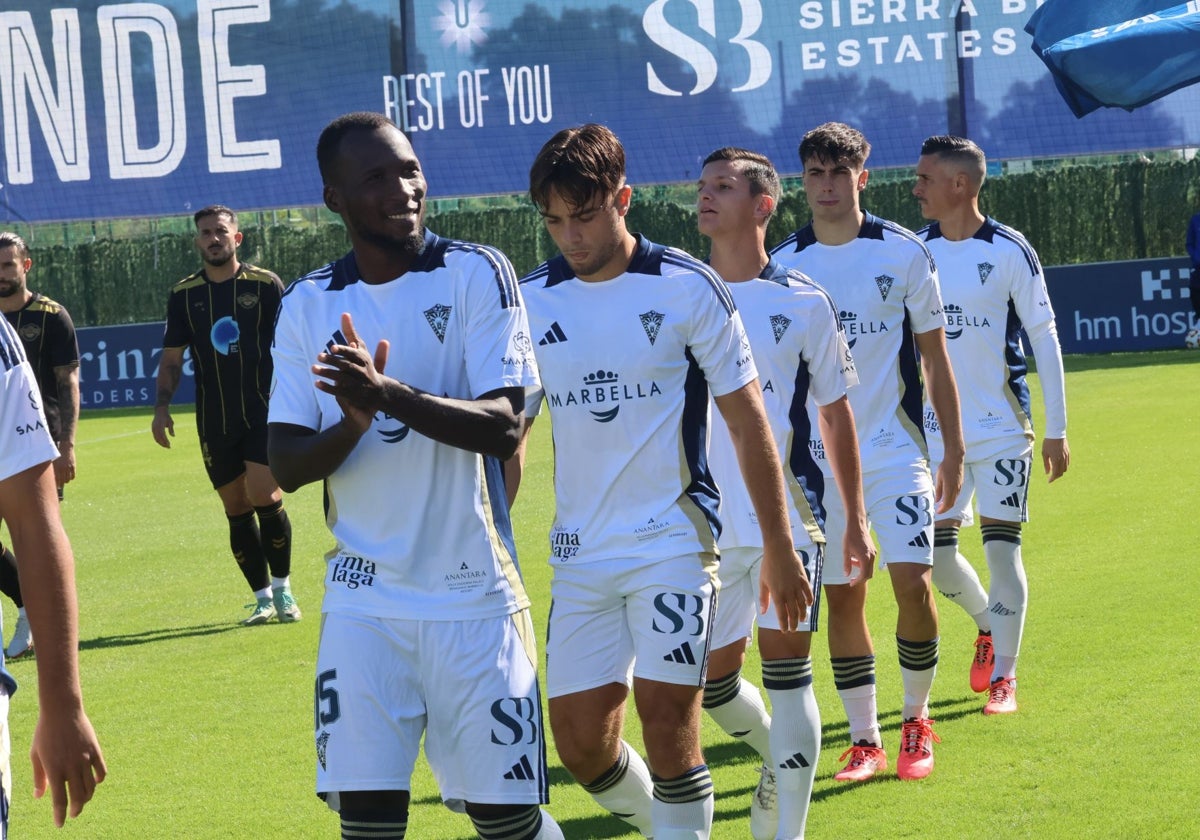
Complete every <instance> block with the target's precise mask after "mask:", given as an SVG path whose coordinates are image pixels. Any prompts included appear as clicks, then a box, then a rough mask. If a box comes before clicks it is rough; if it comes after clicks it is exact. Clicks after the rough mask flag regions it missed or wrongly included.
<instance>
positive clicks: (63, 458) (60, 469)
mask: <svg viewBox="0 0 1200 840" xmlns="http://www.w3.org/2000/svg"><path fill="white" fill-rule="evenodd" d="M54 382H55V385H56V386H57V390H58V411H59V423H60V424H61V426H62V440H60V441H58V452H59V455H58V458H57V459H56V460H55V462H54V481H55V482H56V483H57V484H58V486H59V487H62V486H63V485H65V484H66V483H67V482H69V481H72V480H74V478H75V429H76V427H77V426H78V425H79V365H77V364H75V365H61V366H59V367H56V368H55V369H54Z"/></svg>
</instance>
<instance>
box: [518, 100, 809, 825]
mask: <svg viewBox="0 0 1200 840" xmlns="http://www.w3.org/2000/svg"><path fill="white" fill-rule="evenodd" d="M529 180H530V190H529V192H530V197H531V198H532V199H533V202H534V204H535V205H537V207H538V209H539V211H540V212H541V214H542V218H543V220H544V222H545V225H546V230H547V232H548V233H549V234H550V236H551V237H552V238H553V240H554V242H555V244H556V245H557V246H558V248H559V250H560V251H561V255H560V256H558V257H555V258H554V259H551V260H549V261H548V262H546V263H544V264H543V265H542V266H540V267H539V268H537V269H535V270H534V271H533V272H532V273H531V274H530V275H529V276H527V277H526V278H524V279H523V280H522V283H521V289H522V294H523V295H524V297H525V301H526V305H527V306H528V308H529V320H530V326H531V328H532V335H533V338H534V342H535V354H536V355H537V361H538V369H539V374H540V376H541V379H542V388H543V389H544V403H545V404H546V405H547V406H548V408H549V411H550V414H551V415H552V418H553V424H552V427H551V429H552V432H553V436H554V452H555V465H554V480H555V496H556V511H555V521H554V525H553V529H552V531H551V534H550V547H551V558H550V562H551V565H552V566H553V568H554V577H553V581H552V584H551V594H552V595H553V607H552V610H551V613H550V626H549V630H548V632H547V639H546V652H547V657H546V661H547V666H546V669H547V673H546V685H547V694H548V695H549V697H550V724H551V727H552V728H553V732H554V738H555V745H556V747H557V749H558V754H559V757H560V758H561V759H562V762H563V764H564V765H565V766H566V768H567V769H568V770H569V771H570V772H571V774H572V775H573V776H574V777H575V778H576V779H577V780H578V781H579V782H580V783H581V784H582V785H583V786H584V788H585V789H586V790H588V792H589V793H591V794H592V795H593V797H594V798H595V799H596V800H597V801H598V802H599V803H600V804H601V805H602V806H604V807H605V808H607V809H608V810H609V811H611V812H613V813H614V814H615V815H617V816H619V817H621V818H623V819H625V820H626V821H627V822H629V823H631V824H633V825H634V826H636V827H637V828H638V829H639V830H641V831H642V833H643V834H646V835H648V836H653V837H654V838H655V840H683V839H684V838H687V840H694V838H707V837H708V836H709V834H710V832H711V830H712V817H713V793H712V779H711V777H710V775H709V771H708V767H707V765H706V764H705V763H704V756H703V754H702V753H701V750H700V717H701V709H700V698H701V688H702V686H703V684H704V674H705V660H706V658H707V654H708V649H709V639H710V636H711V632H712V625H711V621H712V612H713V608H714V606H715V600H716V590H717V577H716V566H717V553H716V552H717V547H716V533H717V531H718V529H719V528H718V525H717V520H716V514H717V505H718V501H719V500H718V495H717V489H716V486H715V485H714V483H713V480H712V476H711V474H710V472H709V470H708V466H707V438H708V430H707V418H708V399H709V393H710V391H711V393H712V394H714V395H716V403H717V406H718V408H719V410H720V411H721V413H722V414H723V415H724V417H725V421H726V423H727V425H728V426H729V428H730V430H731V434H732V436H733V438H734V440H735V448H736V449H737V452H738V459H739V462H740V463H741V465H742V470H743V472H744V474H745V475H746V483H747V485H748V488H749V490H750V493H751V496H752V498H753V500H754V503H755V509H756V510H757V512H758V517H759V522H760V525H761V527H762V531H763V546H764V556H763V560H762V585H761V587H760V593H759V598H760V604H761V607H762V608H763V609H765V608H766V606H767V597H768V594H769V595H770V597H771V598H772V599H773V602H774V608H775V610H776V611H777V613H778V620H779V625H780V629H781V630H784V631H792V630H795V629H796V628H797V627H798V626H799V625H800V623H801V622H803V621H804V620H805V618H806V615H807V613H808V611H809V609H810V606H811V604H812V590H811V587H810V585H809V582H808V579H807V577H806V575H805V573H804V567H803V565H802V564H801V561H800V558H799V557H798V556H797V555H796V553H795V550H794V548H793V542H792V533H791V527H790V525H789V521H788V514H787V503H786V497H785V492H784V482H783V473H782V469H781V467H780V464H779V458H778V456H777V455H776V452H775V443H774V440H773V438H772V437H771V430H770V426H769V424H768V422H767V418H766V414H765V412H764V410H763V407H762V391H761V388H760V386H759V383H758V379H757V374H756V371H755V367H754V360H753V357H752V356H751V352H750V344H749V341H748V340H747V338H746V334H745V331H744V330H743V329H742V324H741V320H740V319H739V318H738V315H737V311H736V309H735V307H734V304H733V301H732V300H731V299H730V297H729V293H728V290H727V289H726V288H725V285H724V283H722V282H721V279H720V278H719V277H718V276H717V275H716V274H715V273H714V272H713V271H712V270H711V269H710V268H708V267H707V266H706V265H704V264H703V263H702V262H700V261H699V260H696V259H694V258H693V257H690V256H688V255H687V254H685V253H683V252H682V251H678V250H675V249H672V248H665V247H663V246H661V245H657V244H654V243H652V242H650V241H648V240H647V239H645V238H644V237H641V236H637V235H635V234H633V233H631V232H630V231H628V230H627V229H626V227H625V216H626V214H627V213H628V211H629V204H630V197H631V189H630V187H629V186H628V185H627V184H626V183H625V153H624V149H623V148H622V147H621V144H620V141H619V140H618V139H617V138H616V136H615V135H614V134H613V133H612V132H611V131H609V130H608V129H607V128H605V127H603V126H600V125H595V124H591V125H585V126H582V127H578V128H569V129H564V130H563V131H560V132H559V133H558V134H556V135H555V136H554V137H553V138H551V139H550V140H549V141H548V142H547V143H546V144H545V146H543V147H542V149H541V151H540V152H539V153H538V156H537V158H536V160H535V161H534V163H533V166H532V168H531V170H530V178H529ZM517 465H518V466H519V461H518V462H517ZM630 685H632V686H633V690H634V695H635V698H636V701H637V712H638V715H639V717H640V718H641V721H642V734H643V740H644V743H645V748H646V753H647V757H648V759H649V767H647V765H646V763H645V762H643V761H642V759H641V758H640V757H639V756H638V754H637V752H636V751H635V750H634V749H632V748H631V747H629V746H628V745H627V744H626V743H625V742H624V741H623V740H622V738H621V729H622V722H623V717H624V709H625V701H626V698H627V696H628V693H629V687H630ZM650 768H652V770H653V775H651V772H650Z"/></svg>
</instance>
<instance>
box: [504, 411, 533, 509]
mask: <svg viewBox="0 0 1200 840" xmlns="http://www.w3.org/2000/svg"><path fill="white" fill-rule="evenodd" d="M535 419H537V418H535V417H526V418H525V422H524V423H523V424H522V428H521V440H520V441H519V442H518V443H517V451H516V452H514V453H513V455H512V457H511V458H509V459H508V460H506V461H505V462H504V493H505V495H506V496H507V497H508V507H509V509H511V508H512V506H513V504H514V503H516V501H517V491H518V490H520V489H521V478H522V476H524V474H525V451H526V449H527V448H528V446H529V430H530V429H532V428H533V421H534V420H535Z"/></svg>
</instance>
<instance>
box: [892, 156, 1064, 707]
mask: <svg viewBox="0 0 1200 840" xmlns="http://www.w3.org/2000/svg"><path fill="white" fill-rule="evenodd" d="M986 171H987V158H986V157H985V156H984V153H983V150H982V149H980V148H979V146H977V145H976V144H975V143H974V142H972V141H971V140H968V139H966V138H963V137H953V136H937V137H930V138H928V139H927V140H926V141H925V142H924V144H923V145H922V146H921V158H920V161H919V162H918V164H917V183H916V186H914V187H913V195H915V196H916V197H917V201H918V202H919V203H920V205H921V213H922V214H923V215H924V216H925V218H927V219H932V220H933V223H932V224H931V225H929V226H928V227H926V228H924V229H922V230H921V231H920V232H919V234H918V235H919V236H921V237H922V238H923V239H924V240H925V245H926V247H928V248H929V250H930V252H931V253H932V254H933V256H934V259H936V260H937V265H938V276H939V278H940V281H941V288H942V300H943V301H944V302H945V304H946V318H947V327H946V338H947V342H946V343H947V346H948V349H949V353H950V363H951V364H952V365H953V366H954V374H955V377H956V378H957V379H958V382H959V384H960V386H961V388H962V390H961V392H960V400H961V402H962V424H963V437H964V439H965V441H966V447H967V454H966V468H965V474H964V480H963V488H962V491H961V492H960V493H959V496H958V499H957V500H956V501H955V503H954V506H953V507H952V508H951V509H950V510H949V511H947V512H946V513H944V514H940V515H939V517H938V520H937V522H935V523H934V555H933V558H934V559H933V582H934V584H935V585H936V586H937V588H938V589H939V590H941V592H942V594H944V595H945V596H946V597H947V598H949V599H950V600H952V601H954V602H955V603H956V604H958V605H959V606H961V607H962V608H963V609H964V610H965V611H966V612H967V613H968V614H969V615H970V616H971V617H972V618H973V619H974V620H975V623H976V625H977V626H978V628H979V635H978V636H977V638H976V640H975V657H974V660H973V661H972V664H971V688H972V689H974V690H975V691H978V692H984V691H986V692H988V700H987V703H986V704H985V705H984V707H983V712H984V714H989V715H991V714H1006V713H1010V712H1015V711H1016V710H1017V655H1018V654H1019V653H1020V650H1021V634H1022V631H1023V628H1024V624H1025V613H1026V606H1027V604H1028V600H1029V591H1028V585H1027V582H1026V578H1025V569H1024V565H1023V564H1022V559H1021V523H1022V522H1026V521H1028V518H1029V512H1028V507H1027V501H1028V496H1029V480H1030V478H1031V472H1032V468H1033V440H1034V433H1033V422H1032V414H1031V410H1030V399H1029V385H1028V383H1026V381H1025V373H1026V371H1027V369H1028V365H1027V364H1026V362H1025V352H1024V350H1023V349H1022V346H1021V337H1020V332H1021V330H1022V329H1024V330H1025V333H1026V334H1027V335H1028V336H1029V342H1030V345H1031V346H1032V347H1033V354H1034V356H1035V357H1036V358H1037V361H1038V376H1039V377H1040V378H1041V382H1042V394H1043V399H1044V401H1045V410H1046V431H1045V435H1044V437H1043V439H1042V466H1043V469H1044V470H1045V473H1046V475H1047V476H1048V477H1049V480H1050V481H1051V482H1053V481H1054V480H1055V479H1057V478H1059V477H1060V476H1061V475H1063V474H1064V473H1065V472H1066V471H1067V467H1068V466H1069V465H1070V462H1071V450H1070V448H1069V447H1068V445H1067V396H1066V388H1065V383H1064V376H1063V362H1062V350H1061V348H1060V347H1059V343H1058V332H1057V330H1056V329H1055V325H1054V310H1053V309H1052V308H1051V306H1050V297H1049V295H1048V294H1047V293H1046V281H1045V279H1044V278H1043V277H1042V266H1041V263H1040V261H1039V260H1038V257H1037V253H1036V252H1034V250H1033V248H1032V247H1031V246H1030V244H1029V243H1028V242H1027V241H1026V240H1025V237H1024V236H1022V235H1021V234H1020V233H1018V232H1017V231H1015V230H1013V229H1012V228H1010V227H1007V226H1005V225H1002V224H1000V223H999V222H997V221H996V220H995V219H992V218H989V217H987V216H985V215H983V213H981V212H980V210H979V190H980V188H981V187H982V186H983V180H984V175H985V174H986ZM940 431H941V430H940V429H939V428H938V426H937V423H936V421H935V420H934V419H933V418H931V417H930V416H929V413H928V412H926V436H927V438H928V440H929V450H930V456H931V458H932V459H933V462H934V463H936V462H937V460H938V458H939V457H940V452H941V434H940ZM972 494H974V496H975V500H976V504H977V505H978V507H979V526H980V531H981V533H982V536H983V554H984V557H985V559H986V560H987V565H988V571H989V573H990V578H989V583H988V589H987V590H986V591H985V590H984V588H983V586H982V585H981V584H980V582H979V576H978V575H977V574H976V573H975V570H974V569H973V568H972V566H971V564H970V563H969V562H967V560H966V558H964V557H963V556H962V555H961V554H959V552H958V530H959V528H960V527H962V526H964V525H970V524H971V522H972V521H973V518H974V517H973V516H972V511H971V496H972Z"/></svg>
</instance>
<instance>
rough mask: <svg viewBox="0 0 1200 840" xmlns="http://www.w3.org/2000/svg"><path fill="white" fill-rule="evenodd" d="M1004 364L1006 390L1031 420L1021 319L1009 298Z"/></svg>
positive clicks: (1027, 367) (1031, 413) (1030, 401)
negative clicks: (1006, 373) (1005, 368)
mask: <svg viewBox="0 0 1200 840" xmlns="http://www.w3.org/2000/svg"><path fill="white" fill-rule="evenodd" d="M1004 363H1005V365H1006V366H1007V367H1008V389H1009V390H1010V391H1012V394H1013V396H1014V397H1016V398H1017V402H1018V403H1019V404H1020V406H1021V410H1022V411H1024V412H1025V416H1026V417H1028V418H1030V419H1031V420H1032V419H1033V409H1032V405H1033V402H1032V400H1031V399H1030V397H1029V383H1028V382H1026V381H1025V374H1026V373H1028V372H1029V363H1028V362H1027V361H1026V360H1025V350H1024V348H1023V347H1022V346H1021V318H1020V317H1019V316H1018V315H1017V307H1016V306H1015V305H1013V302H1012V299H1011V298H1009V301H1008V320H1007V321H1006V323H1005V325H1004Z"/></svg>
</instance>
